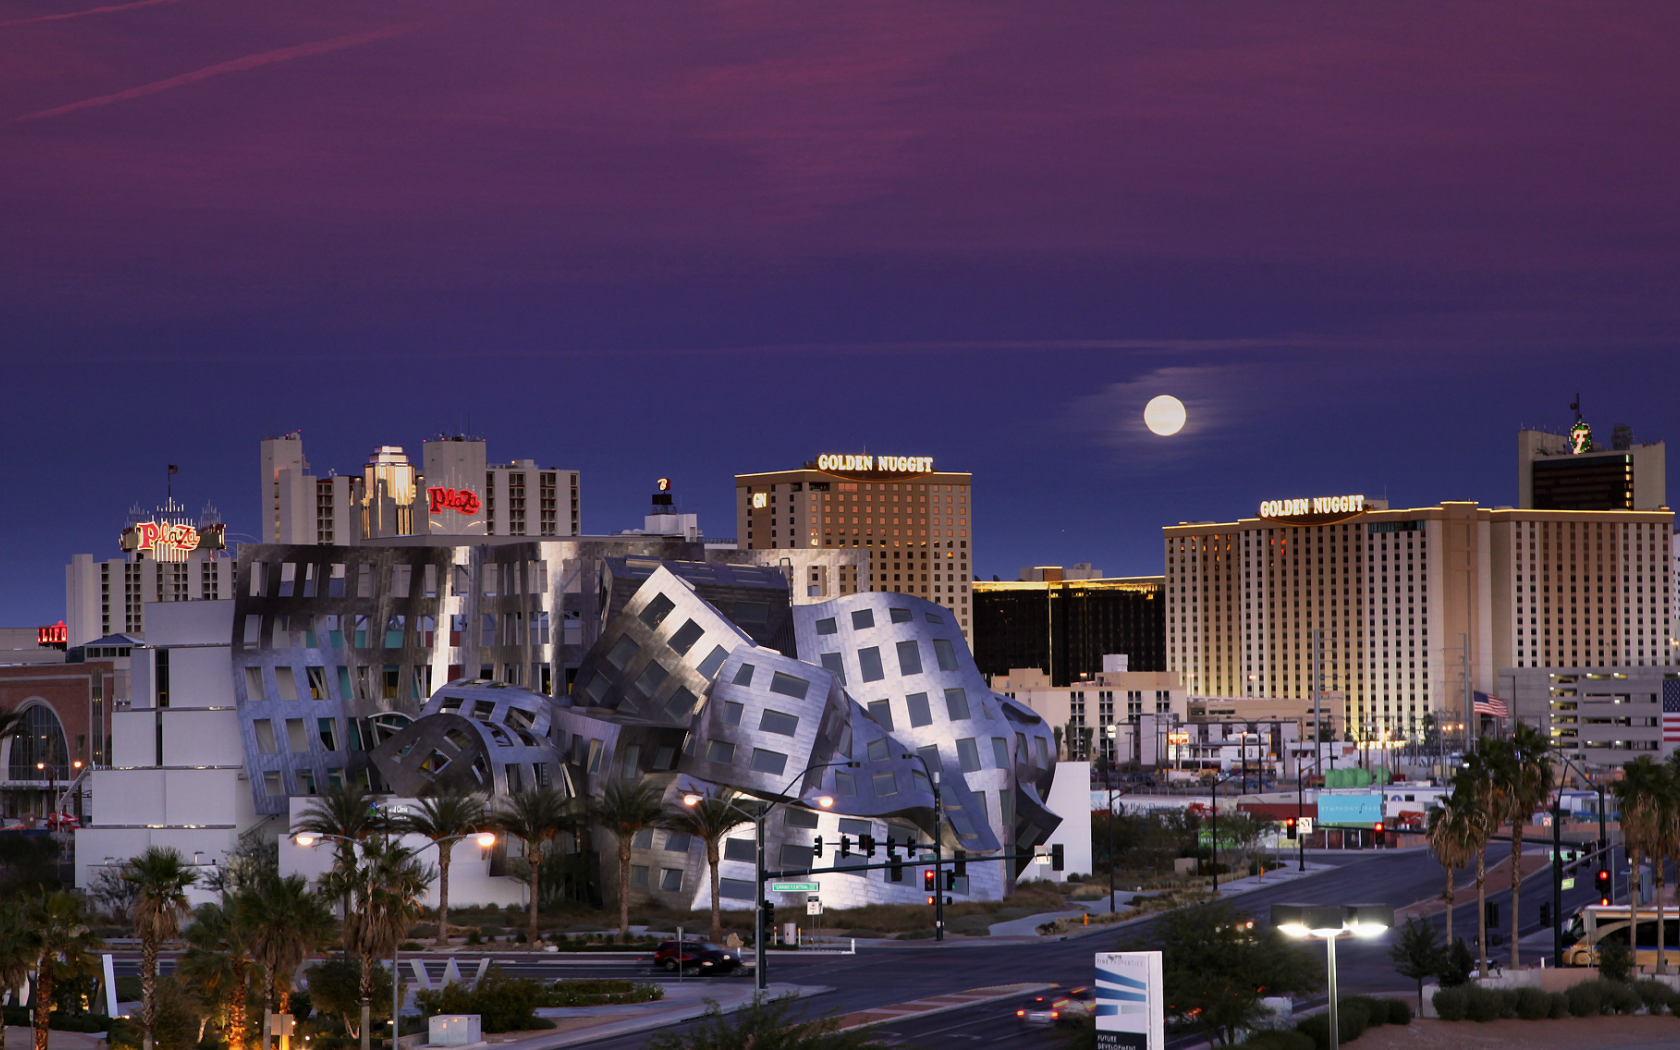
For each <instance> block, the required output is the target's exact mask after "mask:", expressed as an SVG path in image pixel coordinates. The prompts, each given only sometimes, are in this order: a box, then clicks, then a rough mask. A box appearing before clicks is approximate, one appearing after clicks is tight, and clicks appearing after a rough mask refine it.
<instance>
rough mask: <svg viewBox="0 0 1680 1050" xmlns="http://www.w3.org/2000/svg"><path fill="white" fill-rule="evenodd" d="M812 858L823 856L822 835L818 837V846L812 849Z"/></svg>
mask: <svg viewBox="0 0 1680 1050" xmlns="http://www.w3.org/2000/svg"><path fill="white" fill-rule="evenodd" d="M811 856H813V857H820V856H822V836H821V835H818V836H817V844H816V845H815V846H812V847H811Z"/></svg>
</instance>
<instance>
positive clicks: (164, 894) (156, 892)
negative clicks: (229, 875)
mask: <svg viewBox="0 0 1680 1050" xmlns="http://www.w3.org/2000/svg"><path fill="white" fill-rule="evenodd" d="M122 877H123V879H124V880H126V881H128V882H131V883H133V884H134V887H135V889H136V890H137V891H138V899H137V900H136V901H135V903H134V932H135V933H136V934H138V935H139V937H140V1039H141V1046H142V1047H144V1050H152V1026H153V1025H154V1024H155V1023H156V1021H157V959H158V945H159V944H161V943H162V942H164V941H172V940H174V939H175V938H176V937H178V936H180V933H181V920H183V919H185V918H186V917H187V916H188V915H190V914H192V910H191V907H190V906H189V905H188V904H187V887H189V886H191V885H192V884H193V883H195V882H197V881H198V873H197V872H195V871H193V870H192V868H190V867H189V866H188V865H187V863H186V861H185V860H184V859H183V858H182V857H181V854H180V853H178V852H176V851H175V850H174V849H171V848H169V847H167V846H151V847H149V848H148V849H147V850H146V852H144V853H142V854H140V855H139V856H138V857H135V858H133V859H132V860H130V861H129V862H128V865H127V867H126V870H125V871H124V872H123V876H122Z"/></svg>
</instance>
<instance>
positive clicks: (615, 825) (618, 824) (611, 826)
mask: <svg viewBox="0 0 1680 1050" xmlns="http://www.w3.org/2000/svg"><path fill="white" fill-rule="evenodd" d="M627 784H629V782H627V781H623V780H615V781H613V782H612V783H610V784H608V785H607V790H606V791H604V792H602V794H601V797H600V798H597V799H594V800H593V801H592V802H591V803H590V806H589V818H590V819H591V820H592V821H594V822H595V823H597V824H599V825H601V827H603V828H605V829H606V830H607V831H608V832H610V833H611V834H612V836H613V838H615V839H617V840H618V935H619V936H620V937H624V936H627V935H628V934H629V933H630V844H631V841H632V840H633V839H634V838H635V835H636V832H638V831H645V830H648V829H649V828H668V827H671V826H672V824H673V823H674V821H673V820H672V819H671V816H670V814H668V813H667V812H665V802H664V793H663V792H661V791H660V790H659V788H657V787H655V786H654V785H653V784H652V782H650V781H646V780H638V781H636V782H635V783H634V784H629V786H627Z"/></svg>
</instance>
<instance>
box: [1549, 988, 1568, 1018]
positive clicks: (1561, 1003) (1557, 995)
mask: <svg viewBox="0 0 1680 1050" xmlns="http://www.w3.org/2000/svg"><path fill="white" fill-rule="evenodd" d="M1546 998H1547V1000H1548V1001H1549V1002H1550V1004H1551V1013H1550V1014H1549V1015H1548V1016H1549V1017H1551V1018H1552V1019H1553V1020H1556V1019H1558V1018H1559V1017H1568V1016H1569V996H1567V995H1564V994H1563V993H1562V992H1552V993H1551V994H1550V995H1548V996H1546Z"/></svg>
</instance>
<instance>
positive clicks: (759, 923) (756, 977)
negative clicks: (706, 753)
mask: <svg viewBox="0 0 1680 1050" xmlns="http://www.w3.org/2000/svg"><path fill="white" fill-rule="evenodd" d="M861 765H863V763H862V762H855V761H854V762H819V763H817V764H816V765H812V766H807V767H805V770H804V771H803V772H801V773H799V774H798V775H797V776H795V777H794V778H793V779H792V780H789V781H788V782H787V783H786V784H783V785H782V790H781V791H778V792H776V795H777V798H776V800H775V801H774V802H766V801H765V800H763V799H758V800H757V802H758V808H757V810H756V812H753V813H749V812H747V811H746V810H744V809H742V808H741V807H740V806H737V805H736V804H735V803H733V802H725V803H724V805H725V806H727V807H728V808H730V809H732V810H734V811H735V812H737V813H739V814H740V815H741V816H743V817H746V818H747V819H748V820H750V821H752V823H753V830H754V833H755V838H756V840H757V847H758V848H757V850H756V853H755V857H754V859H755V861H756V867H757V874H758V901H757V914H755V915H754V917H753V988H754V990H755V991H760V992H762V991H764V990H765V988H766V987H768V981H767V977H768V974H767V973H766V971H765V956H764V939H765V929H764V905H765V903H766V902H765V899H764V818H766V817H768V816H769V815H770V811H771V810H772V809H775V808H776V807H777V806H779V805H781V804H782V803H783V802H786V801H787V799H785V798H783V797H781V796H782V795H783V794H784V793H785V792H786V791H787V789H788V788H790V787H792V786H793V785H794V784H796V783H798V782H799V781H800V780H801V779H803V778H804V777H805V776H806V775H807V774H809V773H811V772H812V771H814V770H818V769H828V768H830V767H833V766H845V767H847V768H849V769H856V768H858V767H859V766H861ZM705 797H706V796H704V795H701V794H699V793H698V792H694V791H689V792H686V793H684V794H683V797H682V804H683V805H685V806H698V805H699V804H700V803H701V802H702V801H703V800H704V799H705ZM811 801H813V802H815V803H816V804H817V805H818V806H820V807H822V808H823V809H829V808H832V807H833V805H834V798H833V796H831V795H818V796H815V797H814V798H812V799H811ZM679 969H680V966H679Z"/></svg>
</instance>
